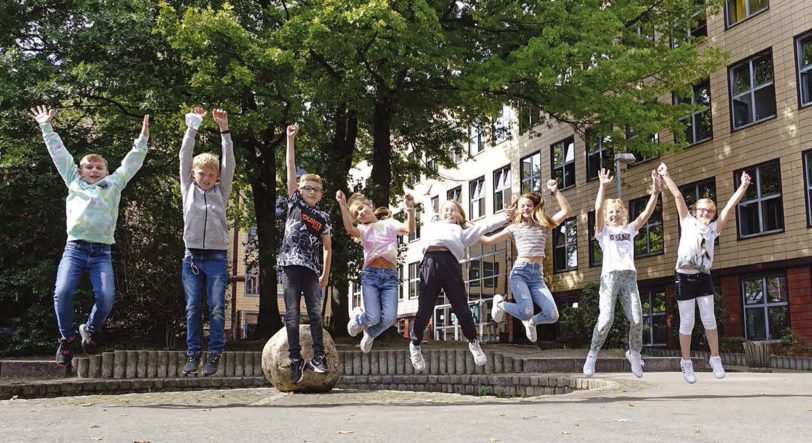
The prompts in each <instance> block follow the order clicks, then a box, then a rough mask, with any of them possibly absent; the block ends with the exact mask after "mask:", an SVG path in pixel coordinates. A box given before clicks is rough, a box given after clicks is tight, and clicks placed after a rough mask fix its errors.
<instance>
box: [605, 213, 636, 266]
mask: <svg viewBox="0 0 812 443" xmlns="http://www.w3.org/2000/svg"><path fill="white" fill-rule="evenodd" d="M636 235H637V229H635V227H634V223H629V224H627V225H625V226H609V225H603V230H602V231H600V232H598V234H597V235H596V237H597V239H598V244H599V245H600V246H601V250H602V251H603V269H602V270H601V275H606V274H608V273H610V272H612V271H627V270H630V271H637V269H636V268H635V267H634V236H636Z"/></svg>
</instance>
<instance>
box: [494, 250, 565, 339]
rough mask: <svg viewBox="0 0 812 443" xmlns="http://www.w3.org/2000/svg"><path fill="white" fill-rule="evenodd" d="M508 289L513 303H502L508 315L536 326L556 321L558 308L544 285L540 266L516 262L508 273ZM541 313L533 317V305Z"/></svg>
mask: <svg viewBox="0 0 812 443" xmlns="http://www.w3.org/2000/svg"><path fill="white" fill-rule="evenodd" d="M510 289H511V290H512V291H513V300H514V301H515V303H508V302H503V303H502V308H503V309H504V310H505V312H507V313H508V314H510V315H512V316H514V317H516V318H518V319H519V320H522V321H527V320H530V318H531V317H532V319H533V323H534V324H537V325H541V324H545V323H555V322H557V321H558V308H557V307H556V305H555V300H554V299H553V294H552V293H551V292H550V290H549V289H547V285H545V284H544V278H543V277H542V274H541V265H540V264H536V263H531V262H526V261H517V262H516V263H515V264H514V265H513V269H512V270H511V271H510ZM534 302H535V304H537V305H538V306H539V307H540V308H541V312H539V313H538V314H536V315H535V316H533V303H534Z"/></svg>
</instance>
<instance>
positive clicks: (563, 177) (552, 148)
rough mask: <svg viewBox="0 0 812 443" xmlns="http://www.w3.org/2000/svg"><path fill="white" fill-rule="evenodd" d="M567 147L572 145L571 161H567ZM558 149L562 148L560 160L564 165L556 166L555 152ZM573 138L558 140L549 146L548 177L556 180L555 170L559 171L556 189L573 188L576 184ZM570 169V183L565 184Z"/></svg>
mask: <svg viewBox="0 0 812 443" xmlns="http://www.w3.org/2000/svg"><path fill="white" fill-rule="evenodd" d="M568 145H572V148H571V149H572V160H570V161H567V155H566V154H567V150H568ZM558 147H563V148H564V152H563V153H562V158H563V160H564V163H561V164H556V163H555V150H556V148H558ZM575 157H576V155H575V137H573V136H569V137H567V138H565V139H562V140H559V141H557V142H555V143H553V144H551V145H550V177H551V178H554V179H556V180H558V176H557V174H556V171H557V170H560V171H561V180H558V189H559V190H564V189H569V188H572V187H574V186H575V185H576V184H577V179H576V177H575V172H576V164H575ZM568 169H572V175H571V176H572V183H567V182H566V178H567V170H568Z"/></svg>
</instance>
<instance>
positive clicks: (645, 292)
mask: <svg viewBox="0 0 812 443" xmlns="http://www.w3.org/2000/svg"><path fill="white" fill-rule="evenodd" d="M658 293H661V294H662V297H663V310H662V311H654V310H653V307H654V297H655V294H658ZM646 301H648V306H649V309H648V312H646V310H645V309H644V307H645V306H646ZM667 301H668V294H667V293H666V291H665V288H664V287H651V288H644V289H641V290H640V308H641V311H642V313H643V315H642V323H643V330H644V331H645V329H646V326H648V330H649V333H648V337H646V334H645V332H644V334H643V346H652V347H665V346H668V307H667V306H668V305H667ZM655 317H657V318H662V321H663V322H664V323H665V341H664V342H656V343H655V342H654V318H655ZM647 324H648V325H647Z"/></svg>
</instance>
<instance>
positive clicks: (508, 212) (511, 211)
mask: <svg viewBox="0 0 812 443" xmlns="http://www.w3.org/2000/svg"><path fill="white" fill-rule="evenodd" d="M517 207H518V202H513V203H512V204H511V205H510V206H508V207H507V208H505V218H507V219H508V220H513V217H515V216H516V208H517Z"/></svg>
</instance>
